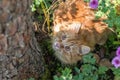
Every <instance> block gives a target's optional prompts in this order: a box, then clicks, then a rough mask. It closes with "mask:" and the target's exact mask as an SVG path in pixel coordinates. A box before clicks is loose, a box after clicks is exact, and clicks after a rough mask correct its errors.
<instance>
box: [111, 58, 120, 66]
mask: <svg viewBox="0 0 120 80" xmlns="http://www.w3.org/2000/svg"><path fill="white" fill-rule="evenodd" d="M112 64H113V65H114V66H115V68H118V67H120V56H116V57H114V58H113V60H112Z"/></svg>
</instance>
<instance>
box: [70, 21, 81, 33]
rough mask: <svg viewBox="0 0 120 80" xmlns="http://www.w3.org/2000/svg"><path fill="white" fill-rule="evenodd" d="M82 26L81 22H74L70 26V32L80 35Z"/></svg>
mask: <svg viewBox="0 0 120 80" xmlns="http://www.w3.org/2000/svg"><path fill="white" fill-rule="evenodd" d="M81 25H82V24H81V23H80V22H72V23H71V24H70V25H68V30H69V31H72V32H74V33H78V32H79V30H80V28H81Z"/></svg>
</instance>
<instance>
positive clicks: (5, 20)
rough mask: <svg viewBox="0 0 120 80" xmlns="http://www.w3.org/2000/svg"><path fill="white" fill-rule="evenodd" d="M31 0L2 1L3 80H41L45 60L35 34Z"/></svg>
mask: <svg viewBox="0 0 120 80" xmlns="http://www.w3.org/2000/svg"><path fill="white" fill-rule="evenodd" d="M31 2H32V0H0V80H26V79H28V78H30V77H34V78H38V77H40V75H41V73H43V71H44V66H43V57H42V54H41V51H40V50H39V49H38V45H37V41H36V38H35V35H34V32H33V25H32V20H31V11H30V5H31Z"/></svg>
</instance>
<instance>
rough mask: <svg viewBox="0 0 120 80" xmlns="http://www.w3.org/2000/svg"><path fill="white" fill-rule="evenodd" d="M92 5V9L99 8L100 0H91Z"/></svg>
mask: <svg viewBox="0 0 120 80" xmlns="http://www.w3.org/2000/svg"><path fill="white" fill-rule="evenodd" d="M90 7H91V8H92V9H96V8H98V0H90Z"/></svg>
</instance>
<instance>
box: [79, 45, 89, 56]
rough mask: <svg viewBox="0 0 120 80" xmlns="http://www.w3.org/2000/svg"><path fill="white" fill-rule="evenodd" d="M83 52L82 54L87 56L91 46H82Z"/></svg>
mask: <svg viewBox="0 0 120 80" xmlns="http://www.w3.org/2000/svg"><path fill="white" fill-rule="evenodd" d="M81 52H82V54H87V53H89V52H90V47H89V46H85V45H82V46H81Z"/></svg>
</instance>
